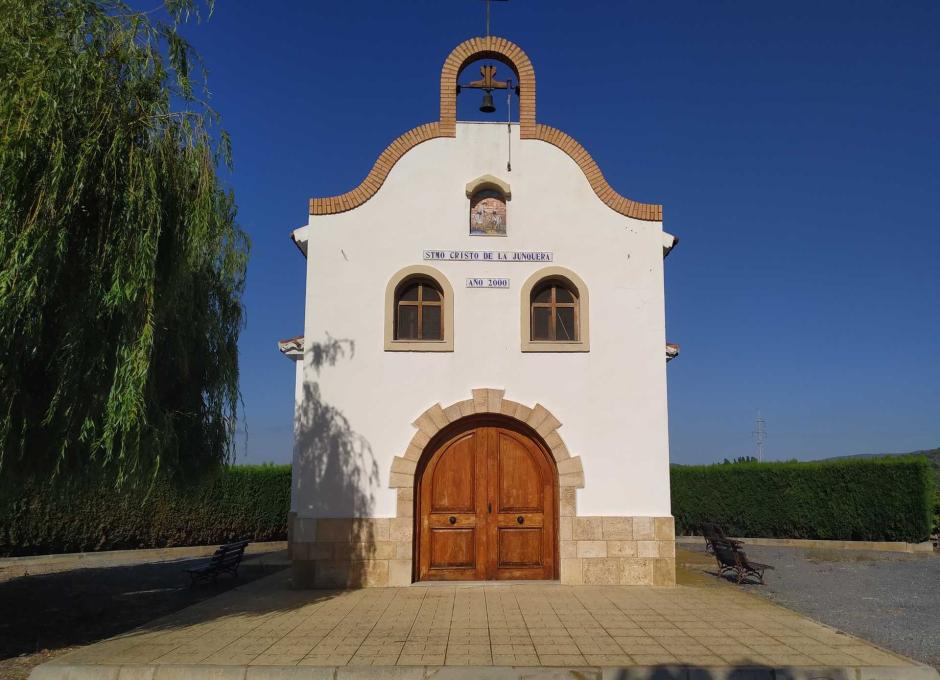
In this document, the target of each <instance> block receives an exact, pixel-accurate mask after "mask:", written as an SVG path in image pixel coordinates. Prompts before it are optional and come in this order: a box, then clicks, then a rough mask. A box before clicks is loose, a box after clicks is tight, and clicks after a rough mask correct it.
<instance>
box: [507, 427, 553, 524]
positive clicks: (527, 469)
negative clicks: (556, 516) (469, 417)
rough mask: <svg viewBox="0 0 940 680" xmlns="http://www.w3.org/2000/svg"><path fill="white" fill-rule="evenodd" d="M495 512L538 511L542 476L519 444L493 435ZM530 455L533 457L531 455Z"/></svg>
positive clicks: (512, 438)
mask: <svg viewBox="0 0 940 680" xmlns="http://www.w3.org/2000/svg"><path fill="white" fill-rule="evenodd" d="M495 453H496V477H497V480H498V481H497V487H496V500H497V504H496V507H497V512H500V513H503V512H520V511H524V510H529V511H535V512H541V511H542V475H541V471H540V470H539V465H538V463H537V462H536V460H535V459H534V455H541V454H540V453H539V452H537V451H535V452H533V451H530V450H528V449H527V448H526V446H525V445H524V444H523V442H521V441H519V440H517V439H516V438H514V437H512V436H510V435H509V434H508V433H506V432H500V431H497V432H496V452H495ZM533 454H534V455H533Z"/></svg>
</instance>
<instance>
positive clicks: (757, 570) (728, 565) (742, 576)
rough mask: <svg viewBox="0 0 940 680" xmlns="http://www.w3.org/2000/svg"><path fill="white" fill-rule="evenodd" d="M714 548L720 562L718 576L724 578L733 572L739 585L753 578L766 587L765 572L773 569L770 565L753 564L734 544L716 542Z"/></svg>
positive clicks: (716, 557)
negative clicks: (750, 577)
mask: <svg viewBox="0 0 940 680" xmlns="http://www.w3.org/2000/svg"><path fill="white" fill-rule="evenodd" d="M712 548H713V549H714V551H715V559H716V560H717V561H718V575H719V576H724V575H725V574H727V573H729V572H731V573H733V574H734V576H735V580H736V581H737V582H738V583H744V581H745V580H746V579H747V578H748V577H749V576H753V577H755V578H757V580H758V581H759V582H760V584H761V585H764V572H765V571H766V570H768V569H773V567H772V566H770V565H769V564H761V563H760V562H751V561H750V560H748V559H747V555H746V554H744V551H743V550H741V548H740V547H739V546H737V545H735V544H734V543H730V542H727V541H715V542H714V543H713V544H712Z"/></svg>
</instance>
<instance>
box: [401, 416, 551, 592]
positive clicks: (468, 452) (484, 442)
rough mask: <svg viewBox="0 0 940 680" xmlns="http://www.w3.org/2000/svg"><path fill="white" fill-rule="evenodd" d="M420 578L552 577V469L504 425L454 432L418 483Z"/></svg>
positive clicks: (541, 452) (527, 439)
mask: <svg viewBox="0 0 940 680" xmlns="http://www.w3.org/2000/svg"><path fill="white" fill-rule="evenodd" d="M418 486H419V489H418V578H419V580H485V579H552V578H555V543H556V541H555V527H556V524H557V523H556V520H555V507H556V501H555V499H556V493H555V470H554V466H553V465H552V463H551V462H550V461H549V460H548V458H547V453H546V452H545V451H544V450H543V449H542V447H541V446H540V445H539V444H538V443H537V442H535V441H534V440H532V439H531V438H530V437H528V436H526V435H525V434H523V433H521V432H519V431H517V430H515V429H514V428H511V427H509V426H500V425H496V424H485V425H479V426H476V427H473V428H472V429H467V430H464V431H462V432H460V433H458V434H454V435H453V436H451V437H450V438H448V439H447V440H446V441H444V442H442V443H441V444H440V445H439V446H438V447H437V448H436V450H435V451H434V452H433V453H432V455H431V457H430V458H429V459H428V462H427V464H426V465H425V466H424V469H423V472H422V473H421V476H420V479H419V482H418Z"/></svg>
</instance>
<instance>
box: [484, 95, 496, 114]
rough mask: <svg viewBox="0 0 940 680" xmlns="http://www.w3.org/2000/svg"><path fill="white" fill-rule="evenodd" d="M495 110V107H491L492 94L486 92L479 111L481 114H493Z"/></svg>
mask: <svg viewBox="0 0 940 680" xmlns="http://www.w3.org/2000/svg"><path fill="white" fill-rule="evenodd" d="M495 110H496V107H495V106H493V93H492V92H490V91H488V90H487V91H486V92H484V93H483V103H482V104H480V111H482V112H483V113H493V111H495Z"/></svg>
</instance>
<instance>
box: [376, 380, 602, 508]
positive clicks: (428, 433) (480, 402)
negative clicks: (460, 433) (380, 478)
mask: <svg viewBox="0 0 940 680" xmlns="http://www.w3.org/2000/svg"><path fill="white" fill-rule="evenodd" d="M504 394H505V390H498V389H492V388H481V389H475V390H472V398H470V399H464V400H463V401H458V402H456V403H454V404H451V405H450V406H447V407H444V406H441V404H434V405H433V406H431V407H430V408H428V409H427V410H426V411H425V412H424V413H422V414H421V415H420V416H418V418H417V419H416V420H415V421H414V422H413V423H412V426H414V427H415V428H416V430H417V431H416V432H415V434H414V436H413V437H412V438H411V441H410V442H409V444H408V448H407V449H406V450H405V453H404V454H403V455H401V456H396V457H395V458H394V459H393V460H392V468H391V471H390V473H389V487H391V488H393V489H399V503H398V516H399V517H401V516H402V510H403V507H402V506H403V504H404V503H405V502H407V503H409V504H410V503H411V502H413V499H414V495H413V489H414V486H415V471H416V470H417V467H418V461H419V460H420V458H421V454H422V453H423V452H424V449H425V447H426V446H427V445H428V443H429V442H430V441H431V439H432V438H433V437H434V436H435V435H436V434H437V433H438V432H440V431H441V430H443V429H444V428H445V427H447V426H448V425H450V424H451V423H453V422H456V421H458V420H460V419H461V418H465V417H467V416H471V415H477V414H487V413H490V414H499V415H503V416H508V417H510V418H513V419H515V420H518V421H519V422H521V423H524V424H525V425H528V426H529V427H530V428H532V429H533V430H535V432H536V433H537V434H538V435H539V436H540V437H541V438H542V440H543V441H544V442H545V445H546V446H547V447H548V449H549V451H551V454H552V458H554V460H555V465H556V466H557V468H558V487H559V490H560V492H561V495H560V498H559V501H560V513H559V514H560V516H562V517H565V516H571V517H573V516H575V514H576V512H575V506H574V501H575V489H580V488H583V487H584V470H583V468H582V466H581V457H580V456H572V455H571V454H570V453H569V451H568V447H567V446H565V443H564V441H563V440H562V438H561V435H560V434H559V433H558V428H560V427H561V421H560V420H558V418H556V417H555V416H554V415H553V414H552V413H551V412H550V411H549V410H548V409H546V408H545V407H544V406H542V405H541V404H536V405H535V406H533V407H532V408H529V407H528V406H526V405H525V404H520V403H518V402H515V401H512V400H510V399H505V398H504V397H503V395H504ZM403 489H408V490H411V491H410V493H405V494H403V493H402V490H403ZM403 496H405V497H404V498H403Z"/></svg>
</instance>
